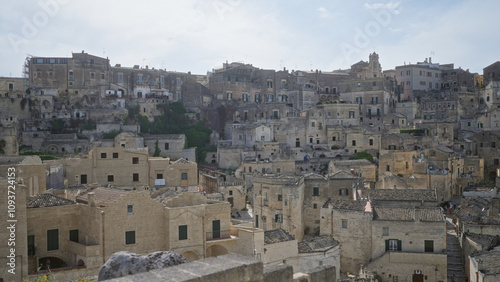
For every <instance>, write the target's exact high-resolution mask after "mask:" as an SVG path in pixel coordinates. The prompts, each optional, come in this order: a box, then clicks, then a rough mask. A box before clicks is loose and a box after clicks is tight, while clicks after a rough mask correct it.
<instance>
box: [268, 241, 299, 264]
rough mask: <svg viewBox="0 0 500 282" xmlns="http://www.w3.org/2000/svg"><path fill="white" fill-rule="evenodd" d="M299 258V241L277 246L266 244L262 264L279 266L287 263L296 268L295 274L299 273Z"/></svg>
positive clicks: (280, 243) (282, 243) (277, 244)
mask: <svg viewBox="0 0 500 282" xmlns="http://www.w3.org/2000/svg"><path fill="white" fill-rule="evenodd" d="M297 256H298V249H297V240H290V241H286V242H279V243H275V244H265V245H264V254H263V256H262V262H263V263H264V264H265V265H277V264H281V263H283V261H286V263H285V264H287V265H292V266H293V267H294V272H297V271H298V264H297Z"/></svg>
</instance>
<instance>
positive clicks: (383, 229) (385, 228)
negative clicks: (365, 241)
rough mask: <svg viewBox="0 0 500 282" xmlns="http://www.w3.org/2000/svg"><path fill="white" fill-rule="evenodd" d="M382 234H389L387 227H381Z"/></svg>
mask: <svg viewBox="0 0 500 282" xmlns="http://www.w3.org/2000/svg"><path fill="white" fill-rule="evenodd" d="M382 236H389V227H382Z"/></svg>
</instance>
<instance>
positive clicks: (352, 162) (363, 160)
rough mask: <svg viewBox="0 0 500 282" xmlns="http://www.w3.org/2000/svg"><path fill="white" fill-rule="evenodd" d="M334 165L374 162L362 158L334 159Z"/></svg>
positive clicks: (369, 163)
mask: <svg viewBox="0 0 500 282" xmlns="http://www.w3.org/2000/svg"><path fill="white" fill-rule="evenodd" d="M333 164H334V165H338V166H343V165H371V164H372V163H371V162H370V161H369V160H365V159H361V160H338V161H337V160H335V161H333Z"/></svg>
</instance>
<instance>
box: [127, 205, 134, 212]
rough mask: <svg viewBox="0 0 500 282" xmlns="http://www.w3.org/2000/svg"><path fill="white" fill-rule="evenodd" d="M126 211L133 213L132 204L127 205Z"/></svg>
mask: <svg viewBox="0 0 500 282" xmlns="http://www.w3.org/2000/svg"><path fill="white" fill-rule="evenodd" d="M127 213H128V214H133V213H134V205H127Z"/></svg>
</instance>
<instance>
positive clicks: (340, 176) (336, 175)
mask: <svg viewBox="0 0 500 282" xmlns="http://www.w3.org/2000/svg"><path fill="white" fill-rule="evenodd" d="M357 178H359V177H357V176H356V175H354V174H352V173H349V172H346V171H343V170H340V171H337V172H335V173H334V174H333V175H332V176H330V179H357Z"/></svg>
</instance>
